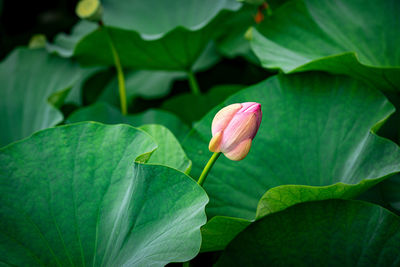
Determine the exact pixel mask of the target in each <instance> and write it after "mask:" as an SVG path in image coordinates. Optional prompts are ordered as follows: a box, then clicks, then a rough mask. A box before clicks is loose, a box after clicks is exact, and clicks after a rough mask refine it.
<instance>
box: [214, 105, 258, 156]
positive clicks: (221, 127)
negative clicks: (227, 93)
mask: <svg viewBox="0 0 400 267" xmlns="http://www.w3.org/2000/svg"><path fill="white" fill-rule="evenodd" d="M261 118H262V113H261V105H260V104H259V103H256V102H245V103H241V104H232V105H229V106H227V107H225V108H223V109H221V110H220V111H219V112H218V113H217V114H216V115H215V117H214V119H213V122H212V126H211V131H212V136H213V137H212V139H211V141H210V144H209V146H208V148H209V149H210V151H211V152H222V153H224V155H225V156H226V157H227V158H228V159H230V160H242V159H244V158H245V157H246V156H247V154H248V153H249V150H250V147H251V142H252V140H253V138H254V137H255V136H256V134H257V131H258V128H259V127H260V124H261Z"/></svg>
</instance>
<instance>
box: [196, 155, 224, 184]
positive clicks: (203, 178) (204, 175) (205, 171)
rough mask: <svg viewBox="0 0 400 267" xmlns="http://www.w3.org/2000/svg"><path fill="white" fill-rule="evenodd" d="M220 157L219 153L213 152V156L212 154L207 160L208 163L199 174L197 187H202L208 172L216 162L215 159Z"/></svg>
mask: <svg viewBox="0 0 400 267" xmlns="http://www.w3.org/2000/svg"><path fill="white" fill-rule="evenodd" d="M220 155H221V152H214V154H212V156H211V158H210V159H209V161H208V162H207V164H206V166H205V167H204V169H203V172H202V173H201V175H200V178H199V180H198V181H197V184H198V185H200V186H203V184H204V181H205V180H206V178H207V175H208V173H209V172H210V170H211V168H212V166H213V165H214V163H215V162H216V161H217V159H218V157H219V156H220Z"/></svg>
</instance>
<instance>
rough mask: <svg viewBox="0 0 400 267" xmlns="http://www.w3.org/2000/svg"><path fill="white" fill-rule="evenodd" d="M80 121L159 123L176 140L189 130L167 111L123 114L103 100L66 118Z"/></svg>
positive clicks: (71, 121)
mask: <svg viewBox="0 0 400 267" xmlns="http://www.w3.org/2000/svg"><path fill="white" fill-rule="evenodd" d="M81 121H97V122H102V123H107V124H119V123H126V124H130V125H132V126H140V125H143V124H161V125H163V126H165V127H167V128H168V129H169V130H170V131H171V132H172V133H173V134H174V135H175V136H176V138H177V139H178V140H183V139H184V138H185V137H186V135H187V133H188V132H189V127H188V126H187V125H186V124H184V123H182V121H181V120H180V119H179V118H177V117H176V116H175V115H173V114H171V113H169V112H167V111H163V110H158V109H149V110H147V111H145V112H142V113H138V114H133V115H127V116H124V115H122V114H121V112H120V111H119V110H118V109H117V108H115V107H113V106H110V105H108V104H106V103H103V102H97V103H95V104H93V105H91V106H88V107H84V108H80V109H78V110H77V111H75V112H73V113H72V114H71V115H70V116H69V117H68V118H67V122H68V123H73V122H81Z"/></svg>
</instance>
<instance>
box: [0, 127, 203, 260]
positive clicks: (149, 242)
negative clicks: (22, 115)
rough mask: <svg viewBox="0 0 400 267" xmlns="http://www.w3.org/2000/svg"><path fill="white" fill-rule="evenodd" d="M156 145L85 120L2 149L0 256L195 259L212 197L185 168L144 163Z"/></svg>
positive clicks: (141, 135) (132, 132) (133, 132)
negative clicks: (206, 211) (208, 204)
mask: <svg viewBox="0 0 400 267" xmlns="http://www.w3.org/2000/svg"><path fill="white" fill-rule="evenodd" d="M154 149H156V145H155V143H154V142H153V140H152V138H151V137H150V136H149V135H148V134H146V133H145V132H143V131H142V130H139V129H135V128H133V127H131V126H128V125H116V126H106V125H102V124H99V123H79V124H72V125H67V126H62V127H56V128H51V129H46V130H43V131H40V132H38V133H35V134H34V135H33V136H31V137H29V138H27V139H25V140H23V141H20V142H16V143H14V144H12V145H9V146H7V147H5V148H3V149H2V150H0V191H1V194H0V203H1V204H0V229H1V231H0V252H1V253H0V261H1V262H3V263H6V264H9V265H12V266H37V265H43V266H56V265H59V266H67V265H68V266H69V265H73V266H163V265H165V264H166V263H168V262H170V261H175V262H176V261H187V260H189V259H190V258H192V257H194V256H195V255H196V254H197V253H198V250H199V248H200V243H201V236H200V231H199V228H200V226H201V225H202V224H204V223H205V220H206V218H205V213H204V206H205V205H206V203H207V201H208V199H207V196H206V194H205V192H204V191H203V190H202V189H201V188H200V187H199V186H198V185H197V184H196V183H195V182H194V181H193V180H192V179H191V178H189V177H187V176H186V175H184V174H183V173H181V172H179V171H176V170H174V169H171V168H168V167H165V166H161V165H153V164H143V163H140V162H145V161H146V160H147V159H148V158H149V156H150V154H151V153H152V151H153V150H154ZM135 160H136V162H135Z"/></svg>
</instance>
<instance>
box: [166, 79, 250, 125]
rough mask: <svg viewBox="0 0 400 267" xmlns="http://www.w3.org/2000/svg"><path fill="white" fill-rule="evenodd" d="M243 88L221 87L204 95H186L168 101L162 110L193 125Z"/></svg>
mask: <svg viewBox="0 0 400 267" xmlns="http://www.w3.org/2000/svg"><path fill="white" fill-rule="evenodd" d="M242 88H243V85H234V84H232V85H219V86H215V87H214V88H211V89H210V91H208V92H207V93H205V94H202V95H194V94H192V93H184V94H181V95H177V96H175V97H172V98H169V99H167V100H166V101H165V102H164V103H163V104H162V106H161V108H162V109H164V110H167V111H170V112H172V113H174V114H176V115H177V116H179V117H180V118H181V119H182V120H183V121H184V122H186V123H188V124H191V123H192V122H194V121H198V120H200V119H201V118H202V117H203V116H204V115H205V114H207V112H208V111H209V110H210V109H211V108H213V107H215V106H216V105H217V104H219V103H221V102H222V101H223V100H225V99H226V98H227V97H228V96H230V95H232V94H233V93H236V92H237V91H239V90H240V89H242Z"/></svg>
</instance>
